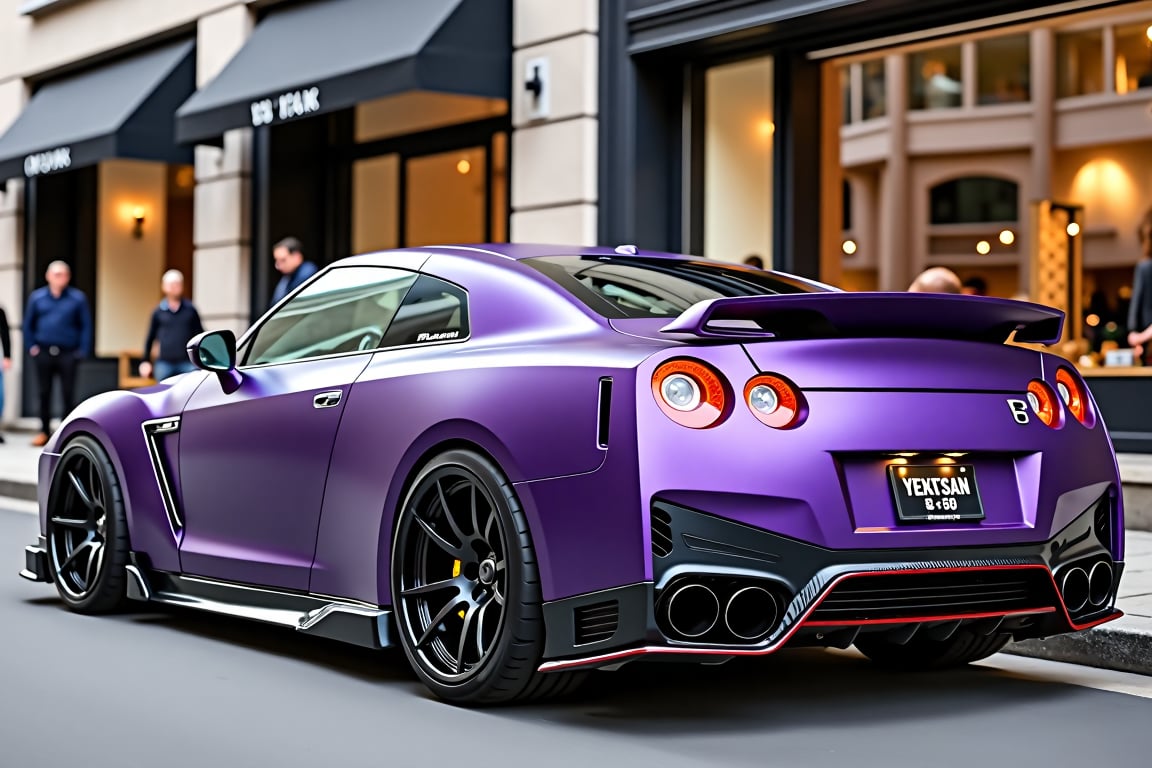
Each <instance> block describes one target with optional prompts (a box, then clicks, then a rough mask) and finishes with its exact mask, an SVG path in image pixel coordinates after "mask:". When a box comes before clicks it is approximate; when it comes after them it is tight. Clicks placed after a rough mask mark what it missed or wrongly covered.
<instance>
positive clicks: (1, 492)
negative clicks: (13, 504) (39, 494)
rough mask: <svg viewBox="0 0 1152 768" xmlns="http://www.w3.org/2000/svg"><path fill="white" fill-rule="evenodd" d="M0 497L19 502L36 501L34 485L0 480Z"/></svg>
mask: <svg viewBox="0 0 1152 768" xmlns="http://www.w3.org/2000/svg"><path fill="white" fill-rule="evenodd" d="M0 497H7V498H9V499H19V500H21V501H36V483H26V482H21V481H20V480H3V479H0Z"/></svg>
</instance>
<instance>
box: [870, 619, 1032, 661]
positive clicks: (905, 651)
mask: <svg viewBox="0 0 1152 768" xmlns="http://www.w3.org/2000/svg"><path fill="white" fill-rule="evenodd" d="M1010 639H1011V636H1010V635H979V634H976V633H975V632H971V631H969V630H965V629H959V630H957V631H956V633H955V634H953V635H952V636H951V637H949V638H948V639H947V640H933V639H932V638H929V637H915V636H913V638H912V639H911V640H909V641H908V642H907V643H905V644H903V645H900V644H898V643H895V642H893V641H891V640H888V639H886V638H885V637H884V636H883V635H881V634H877V635H871V636H869V635H861V636H860V637H859V638H858V639H857V640H856V648H857V650H859V651H860V652H861V653H862V654H864V655H865V656H867V657H868V658H869V659H871V660H872V661H874V662H876V663H877V664H879V665H880V666H883V667H887V668H889V669H898V670H906V671H915V670H928V669H944V668H947V667H959V666H963V665H965V664H971V663H972V662H974V661H980V660H981V659H986V658H988V657H989V656H991V655H993V654H995V653H998V652H999V651H1000V650H1001V649H1002V648H1003V647H1004V646H1005V645H1007V644H1008V641H1009V640H1010Z"/></svg>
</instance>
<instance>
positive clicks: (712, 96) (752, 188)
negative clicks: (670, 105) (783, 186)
mask: <svg viewBox="0 0 1152 768" xmlns="http://www.w3.org/2000/svg"><path fill="white" fill-rule="evenodd" d="M772 77H773V62H772V59H771V58H770V57H764V58H758V59H752V60H749V61H742V62H738V63H736V64H726V65H723V66H719V67H712V68H711V69H709V70H708V72H707V74H706V78H705V88H706V99H705V137H704V144H705V146H704V168H705V171H704V175H705V178H704V201H705V202H704V255H705V256H707V257H709V258H715V259H722V260H725V261H743V260H744V259H745V257H747V256H750V255H757V256H760V257H761V258H762V259H763V260H764V263H765V264H770V263H771V261H772V259H771V247H772V145H773V135H774V134H775V132H776V124H775V122H774V121H775V116H774V115H773V109H772Z"/></svg>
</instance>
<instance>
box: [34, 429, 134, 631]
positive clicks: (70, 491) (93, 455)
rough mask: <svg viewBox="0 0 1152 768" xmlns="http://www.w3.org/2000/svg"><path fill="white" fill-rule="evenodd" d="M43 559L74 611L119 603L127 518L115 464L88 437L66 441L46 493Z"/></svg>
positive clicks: (122, 596) (123, 579) (113, 606)
mask: <svg viewBox="0 0 1152 768" xmlns="http://www.w3.org/2000/svg"><path fill="white" fill-rule="evenodd" d="M47 539H48V561H49V566H50V567H51V571H52V580H53V582H54V583H55V584H56V591H57V592H59V593H60V598H61V599H62V600H63V601H64V603H65V605H67V606H68V607H69V608H71V609H72V610H74V611H77V612H79V613H104V612H108V611H112V610H115V609H117V608H119V607H121V606H122V605H123V604H124V602H125V588H126V580H127V575H126V572H125V570H124V568H125V566H126V565H127V564H128V523H127V521H126V519H125V516H124V498H123V496H122V494H121V491H120V482H119V480H118V479H117V477H116V469H115V467H113V465H112V461H111V460H110V459H109V458H108V454H107V453H106V452H105V450H104V449H103V448H102V447H101V446H100V444H99V443H98V442H96V441H95V440H93V439H92V438H90V437H78V438H76V439H75V440H72V441H71V442H69V443H68V446H67V447H66V448H65V450H64V453H63V455H62V456H61V457H60V463H59V465H58V466H57V468H56V473H55V475H54V476H53V478H52V486H51V488H50V490H49V492H48V529H47Z"/></svg>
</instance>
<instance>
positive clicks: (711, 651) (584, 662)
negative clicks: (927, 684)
mask: <svg viewBox="0 0 1152 768" xmlns="http://www.w3.org/2000/svg"><path fill="white" fill-rule="evenodd" d="M1036 569H1043V570H1044V571H1045V572H1046V573H1047V574H1048V578H1049V579H1050V580H1051V582H1052V589H1053V590H1054V591H1055V593H1056V599H1057V600H1058V601H1059V608H1057V607H1052V608H1050V609H1047V610H1044V611H1043V612H1045V613H1056V612H1057V611H1058V610H1061V609H1062V610H1063V613H1064V618H1065V619H1066V620H1067V621H1068V625H1069V626H1070V627H1071V628H1072V629H1073V630H1074V631H1077V632H1079V631H1080V630H1084V629H1090V628H1091V627H1095V626H1099V625H1100V624H1104V623H1106V622H1109V621H1112V620H1114V619H1118V618H1120V617H1121V616H1123V615H1124V614H1123V612H1121V611H1113V612H1112V613H1111V614H1109V615H1108V616H1104V617H1102V618H1099V619H1095V620H1093V621H1090V622H1086V623H1083V624H1077V623H1076V622H1074V621H1073V620H1072V615H1071V614H1070V613H1068V606H1067V605H1065V604H1064V598H1063V596H1062V595H1061V594H1060V589H1059V587H1057V586H1056V577H1055V576H1053V575H1052V571H1051V569H1049V568H1048V566H1046V565H1041V564H1039V563H1036V564H1031V565H988V566H979V567H968V568H909V569H906V570H890V571H859V572H856V573H844V574H841V575H839V576H837V577H836V578H834V579H833V580H832V582H831V583H830V584H829V585H828V586H827V587H825V589H824V591H823V592H821V593H820V596H819V597H818V598H817V599H816V600H814V601H813V602H812V604H811V605H809V606H808V608H807V609H806V610H805V611H804V615H802V616H801V617H800V618H799V619H798V620H797V621H796V622H795V623H794V624H793V625H792V626H791V627H790V628H789V629H788V631H787V632H786V633H784V636H783V637H781V638H780V640H778V641H777V642H776V643H775V644H773V645H770V646H767V647H765V648H727V649H725V648H688V647H682V646H662V645H646V646H641V647H639V648H629V649H627V650H623V651H612V652H610V653H602V654H599V655H596V656H587V657H585V658H582V659H563V660H560V661H546V662H544V663H543V664H541V665H540V667H539V671H540V672H558V671H561V670H564V669H572V668H574V667H587V666H604V665H608V664H613V663H616V662H618V661H622V660H624V659H629V658H632V657H633V656H645V655H648V654H658V655H677V656H679V655H684V656H766V655H768V654H770V653H774V652H776V651H778V650H779V649H780V648H781V647H782V646H784V645H785V644H786V643H787V642H788V641H789V640H791V639H792V636H793V635H795V634H796V632H798V631H799V630H800V628H801V627H803V626H825V624H824V623H823V622H820V623H817V622H809V621H808V617H809V616H811V615H812V612H813V611H815V610H816V608H818V607H819V606H820V604H821V603H822V602H824V598H826V597H827V596H828V595H829V594H831V593H832V590H833V589H835V588H836V586H837V585H838V584H840V583H841V582H842V581H845V580H846V579H851V578H857V577H862V576H887V575H904V576H907V575H909V574H921V573H982V572H985V571H1010V570H1015V571H1026V570H1036ZM1039 612H1041V611H1029V612H1028V613H1039ZM1013 613H1017V612H1015V611H1012V612H1006V613H999V614H967V615H963V616H953V617H944V618H941V619H939V620H940V621H955V620H956V619H973V618H993V617H995V616H1009V615H1012V614H1013ZM936 620H937V619H900V620H899V621H898V622H896V623H901V624H908V623H912V622H915V621H936ZM884 621H885V620H883V619H877V620H873V621H871V622H870V621H868V620H865V621H854V622H852V623H850V624H835V625H834V626H857V625H863V624H868V623H881V622H884Z"/></svg>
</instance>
